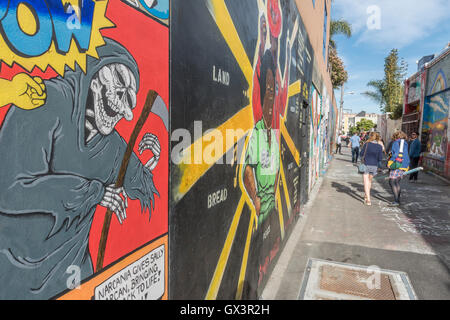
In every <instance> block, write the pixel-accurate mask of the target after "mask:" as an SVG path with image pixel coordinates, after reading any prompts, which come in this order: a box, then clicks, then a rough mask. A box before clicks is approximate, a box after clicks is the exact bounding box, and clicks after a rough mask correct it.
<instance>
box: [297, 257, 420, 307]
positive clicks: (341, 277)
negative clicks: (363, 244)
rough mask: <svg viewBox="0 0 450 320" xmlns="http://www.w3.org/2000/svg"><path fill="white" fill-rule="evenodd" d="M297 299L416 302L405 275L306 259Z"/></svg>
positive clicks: (374, 268) (374, 267) (373, 267)
mask: <svg viewBox="0 0 450 320" xmlns="http://www.w3.org/2000/svg"><path fill="white" fill-rule="evenodd" d="M299 299H300V300H416V299H417V297H416V294H415V293H414V290H413V288H412V286H411V284H410V281H409V279H408V275H407V274H406V273H404V272H399V271H391V270H383V269H380V268H379V267H377V266H368V267H365V266H357V265H352V264H346V263H340V262H331V261H325V260H320V259H309V261H308V265H307V268H306V271H305V275H304V277H303V282H302V286H301V291H300V295H299Z"/></svg>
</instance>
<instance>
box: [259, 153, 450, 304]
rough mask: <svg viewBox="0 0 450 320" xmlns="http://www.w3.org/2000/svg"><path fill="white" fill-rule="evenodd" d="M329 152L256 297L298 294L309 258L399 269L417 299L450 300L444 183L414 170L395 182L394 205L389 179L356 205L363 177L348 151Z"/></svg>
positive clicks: (449, 191) (449, 206)
mask: <svg viewBox="0 0 450 320" xmlns="http://www.w3.org/2000/svg"><path fill="white" fill-rule="evenodd" d="M342 152H343V155H335V157H334V159H333V160H332V161H331V163H330V165H329V167H328V170H327V172H326V174H325V175H324V177H323V178H321V179H322V181H319V182H318V183H320V186H318V187H317V188H316V190H315V192H313V194H312V197H311V199H310V201H309V202H308V203H307V205H306V208H305V214H304V215H303V216H302V217H301V218H300V219H299V221H298V222H297V224H296V226H295V228H294V230H293V231H292V234H291V235H290V238H289V240H288V242H287V243H286V246H285V247H284V249H283V252H282V253H281V255H280V258H279V260H278V262H277V264H276V266H275V269H274V270H273V273H272V276H271V278H270V279H269V281H268V283H267V285H266V287H265V289H264V291H263V293H262V296H261V299H265V300H285V299H287V300H295V299H298V298H299V296H300V290H301V285H302V280H303V277H304V274H305V271H306V269H307V264H308V259H309V258H316V259H322V260H328V261H334V262H339V263H347V264H353V265H361V266H367V267H368V266H377V267H379V268H380V269H386V270H395V271H401V272H405V273H406V274H407V275H408V277H409V280H410V282H411V285H412V287H413V289H414V292H415V294H416V296H417V298H418V299H420V300H422V299H439V300H441V299H445V300H447V299H450V186H449V185H448V184H447V183H446V182H445V181H443V180H441V179H438V178H437V177H435V176H433V175H431V174H427V173H423V172H421V173H419V180H418V182H417V183H410V182H409V180H408V178H404V179H403V181H402V195H401V202H402V205H401V206H400V207H389V206H388V204H389V203H390V202H391V201H392V200H393V196H392V193H391V191H390V187H389V184H388V180H385V179H384V178H383V179H381V178H379V179H377V180H376V181H375V180H374V183H373V186H372V193H371V194H372V206H366V205H364V203H363V200H364V189H363V182H362V176H361V175H360V174H358V173H357V168H356V167H355V166H354V165H353V164H352V162H351V152H350V149H349V148H346V147H343V148H342Z"/></svg>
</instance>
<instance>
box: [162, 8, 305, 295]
mask: <svg viewBox="0 0 450 320" xmlns="http://www.w3.org/2000/svg"><path fill="white" fill-rule="evenodd" d="M181 13H183V14H181ZM198 30H208V33H203V32H200V33H199V32H198ZM171 32H172V59H171V61H172V66H171V70H172V79H173V82H172V98H171V99H172V108H173V118H172V157H173V158H174V157H175V158H177V159H178V160H179V161H175V163H174V164H173V165H172V168H171V172H172V174H173V176H172V188H171V208H172V210H173V211H171V224H170V228H171V231H170V242H171V248H172V250H171V261H176V262H174V263H173V264H171V266H170V267H171V270H170V272H171V285H170V287H171V290H170V292H171V297H172V298H174V299H185V298H189V299H204V298H205V299H224V298H227V299H248V298H257V297H258V296H259V294H260V293H261V292H260V290H261V288H263V286H264V284H265V282H266V281H267V277H268V275H269V273H270V272H271V268H273V260H274V259H276V257H277V256H278V254H279V250H280V249H281V247H282V245H283V243H284V241H285V239H286V236H287V234H288V232H289V231H290V228H289V226H291V225H292V222H293V221H294V219H295V216H296V215H297V214H298V213H299V209H300V208H299V201H298V199H299V191H298V190H299V187H300V185H301V184H305V183H307V177H306V178H305V177H301V176H300V161H301V160H300V151H301V150H302V147H303V146H302V145H301V139H300V133H299V132H300V128H301V125H300V122H301V119H302V117H304V113H303V114H302V109H303V106H302V101H303V100H304V99H305V100H308V99H309V97H308V93H309V90H310V80H309V79H310V77H311V76H310V74H311V66H312V61H311V60H312V58H311V53H312V49H311V45H310V44H309V42H308V40H307V38H306V31H305V30H304V26H303V24H302V22H301V19H300V15H299V13H298V10H297V8H296V5H295V3H293V2H292V1H279V0H254V1H243V2H242V1H225V0H204V1H199V2H195V3H192V2H189V3H187V1H181V0H179V1H174V2H173V10H172V21H171ZM230 134H231V135H230ZM186 136H187V137H189V138H190V139H187V140H188V141H185V139H186V138H185V137H186ZM230 136H231V139H229V138H230ZM180 145H181V146H182V147H180ZM207 160H208V161H207ZM303 179H304V181H303ZM193 235H195V236H193Z"/></svg>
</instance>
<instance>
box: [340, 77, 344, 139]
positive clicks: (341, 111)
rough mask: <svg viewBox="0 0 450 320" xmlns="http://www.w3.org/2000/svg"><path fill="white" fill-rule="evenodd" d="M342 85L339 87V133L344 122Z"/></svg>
mask: <svg viewBox="0 0 450 320" xmlns="http://www.w3.org/2000/svg"><path fill="white" fill-rule="evenodd" d="M343 116H344V84H342V86H341V107H340V110H339V131H340V132H342V126H343V121H344V118H343Z"/></svg>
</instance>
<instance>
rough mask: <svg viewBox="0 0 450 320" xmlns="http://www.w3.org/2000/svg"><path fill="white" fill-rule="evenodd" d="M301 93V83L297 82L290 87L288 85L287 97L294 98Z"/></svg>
mask: <svg viewBox="0 0 450 320" xmlns="http://www.w3.org/2000/svg"><path fill="white" fill-rule="evenodd" d="M301 91H302V81H301V80H297V81H295V82H294V83H292V84H291V85H289V88H288V97H289V98H290V97H292V96H295V95H296V94H299V93H300V92H301Z"/></svg>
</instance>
